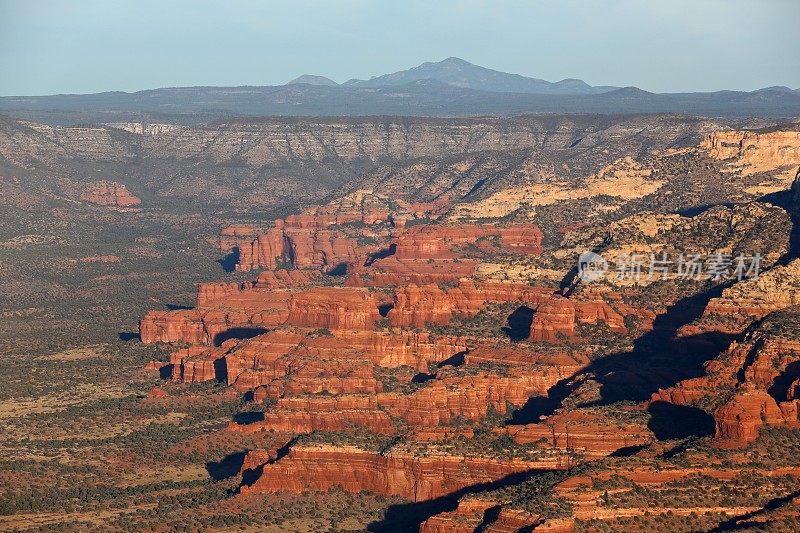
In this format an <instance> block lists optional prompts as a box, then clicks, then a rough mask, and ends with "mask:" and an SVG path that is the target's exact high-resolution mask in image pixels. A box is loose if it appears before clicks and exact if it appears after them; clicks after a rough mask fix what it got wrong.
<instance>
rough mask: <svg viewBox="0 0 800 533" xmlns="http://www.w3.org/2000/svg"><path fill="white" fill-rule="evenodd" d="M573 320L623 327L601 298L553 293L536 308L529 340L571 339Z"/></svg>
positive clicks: (619, 329)
mask: <svg viewBox="0 0 800 533" xmlns="http://www.w3.org/2000/svg"><path fill="white" fill-rule="evenodd" d="M576 323H584V324H597V323H602V324H605V325H606V326H607V327H608V329H609V330H611V331H613V332H616V333H624V332H626V331H627V328H626V327H625V320H624V318H623V316H622V315H620V314H619V313H617V312H616V311H615V310H614V309H612V308H611V306H609V305H608V304H607V303H606V302H605V301H604V300H602V299H597V300H574V299H567V298H558V297H554V298H553V299H551V300H549V301H545V302H543V303H542V304H540V305H539V306H538V307H537V308H536V310H535V312H534V315H533V321H532V322H531V333H530V337H529V338H530V340H532V341H544V342H551V343H556V342H563V341H569V340H575V338H576V334H577V332H576V327H575V326H576Z"/></svg>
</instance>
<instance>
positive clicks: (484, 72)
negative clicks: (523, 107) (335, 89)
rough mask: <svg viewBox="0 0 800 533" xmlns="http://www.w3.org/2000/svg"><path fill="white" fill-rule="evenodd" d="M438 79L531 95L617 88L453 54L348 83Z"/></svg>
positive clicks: (368, 84) (374, 85) (377, 84)
mask: <svg viewBox="0 0 800 533" xmlns="http://www.w3.org/2000/svg"><path fill="white" fill-rule="evenodd" d="M425 79H430V80H436V81H438V82H441V83H445V84H447V85H452V86H454V87H460V88H463V89H474V90H478V91H487V92H499V93H529V94H573V95H575V94H599V93H603V92H608V91H610V90H614V89H616V87H592V86H591V85H589V84H587V83H586V82H584V81H583V80H578V79H573V78H569V79H565V80H561V81H559V82H556V83H551V82H549V81H545V80H542V79H538V78H529V77H527V76H521V75H519V74H509V73H506V72H500V71H498V70H492V69H490V68H486V67H481V66H479V65H475V64H473V63H470V62H469V61H466V60H464V59H461V58H460V57H455V56H450V57H448V58H446V59H443V60H441V61H439V62H430V61H428V62H425V63H422V64H421V65H418V66H416V67H413V68H410V69H408V70H401V71H398V72H394V73H391V74H384V75H383V76H376V77H373V78H370V79H368V80H349V81H347V82H346V83H345V85H348V86H355V87H372V88H377V87H391V86H399V85H407V84H411V83H415V82H418V81H420V80H425Z"/></svg>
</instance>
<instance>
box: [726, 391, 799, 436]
mask: <svg viewBox="0 0 800 533" xmlns="http://www.w3.org/2000/svg"><path fill="white" fill-rule="evenodd" d="M714 420H715V421H716V437H717V439H719V440H720V443H721V444H722V445H723V446H725V445H732V446H740V445H743V444H746V443H748V442H750V441H753V440H755V439H756V437H758V430H759V429H760V428H761V426H763V425H764V424H771V425H774V424H781V423H783V422H784V418H783V415H782V413H781V410H780V409H779V408H778V404H777V403H776V402H775V399H774V398H772V396H770V395H769V394H767V393H766V392H764V391H760V390H757V389H752V390H745V391H742V392H740V393H737V394H736V395H735V396H734V397H733V399H732V400H731V401H729V402H728V403H726V404H725V405H723V406H722V407H720V408H719V409H717V411H716V412H715V413H714Z"/></svg>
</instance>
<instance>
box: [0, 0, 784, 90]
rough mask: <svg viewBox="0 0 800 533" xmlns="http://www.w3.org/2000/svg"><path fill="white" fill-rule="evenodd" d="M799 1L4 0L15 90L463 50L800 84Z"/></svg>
mask: <svg viewBox="0 0 800 533" xmlns="http://www.w3.org/2000/svg"><path fill="white" fill-rule="evenodd" d="M799 24H800V1H798V0H663V1H662V0H641V1H638V0H605V1H601V0H596V1H592V0H586V1H564V0H552V1H551V0H530V1H527V2H523V1H514V0H497V1H494V2H491V1H478V0H466V1H460V2H456V1H440V2H436V1H433V0H428V1H416V0H411V1H402V0H395V1H367V0H343V1H335V0H330V1H306V0H286V1H282V2H278V1H255V0H225V1H223V0H220V1H217V2H211V1H207V0H174V1H170V0H127V1H122V0H84V1H81V0H74V1H66V0H62V1H52V0H50V1H48V0H0V94H2V95H38V94H53V93H85V92H99V91H107V90H123V91H135V90H140V89H149V88H156V87H170V86H186V85H274V84H281V83H284V82H286V81H288V80H289V79H291V78H294V77H296V76H298V75H300V74H305V73H309V74H321V75H324V76H328V77H330V78H332V79H334V80H336V81H338V82H342V81H345V80H347V79H349V78H353V77H356V78H368V77H370V76H374V75H378V74H384V73H386V72H393V71H396V70H402V69H406V68H409V67H412V66H415V65H417V64H419V63H422V62H423V61H439V60H441V59H444V58H446V57H449V56H458V57H461V58H463V59H466V60H467V61H471V62H473V63H477V64H479V65H482V66H486V67H490V68H494V69H497V70H502V71H506V72H515V73H519V74H524V75H528V76H533V77H538V78H544V79H546V80H549V81H557V80H560V79H563V78H581V79H583V80H585V81H587V82H588V83H590V84H593V85H623V86H624V85H636V86H638V87H641V88H643V89H646V90H650V91H659V92H666V91H670V92H672V91H692V90H716V89H746V90H752V89H755V88H759V87H765V86H770V85H788V86H790V87H792V88H798V87H800V39H798V33H797V32H798V25H799Z"/></svg>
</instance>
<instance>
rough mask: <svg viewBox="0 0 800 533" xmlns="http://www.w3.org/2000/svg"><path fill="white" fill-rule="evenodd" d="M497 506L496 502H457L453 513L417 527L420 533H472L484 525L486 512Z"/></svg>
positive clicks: (471, 500)
mask: <svg viewBox="0 0 800 533" xmlns="http://www.w3.org/2000/svg"><path fill="white" fill-rule="evenodd" d="M496 506H498V503H497V502H493V501H485V500H476V499H466V500H460V501H459V502H458V507H456V509H455V511H449V512H444V513H440V514H437V515H434V516H432V517H430V518H428V519H427V520H425V521H424V522H423V523H422V524H421V525H420V527H419V532H420V533H473V532H474V531H476V530H477V529H478V527H479V526H480V525H481V524H483V523H484V514H485V513H486V511H487V510H489V509H492V508H494V507H496Z"/></svg>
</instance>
